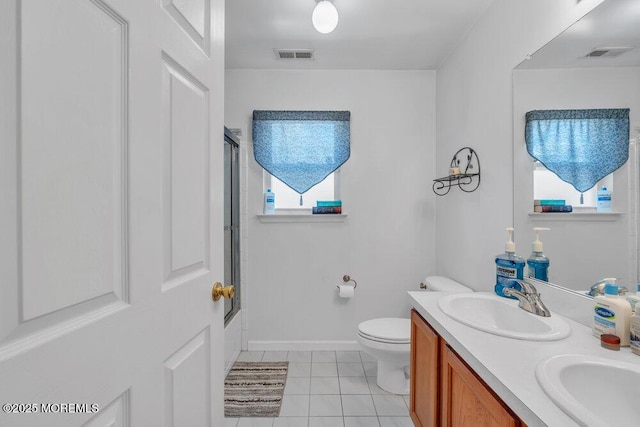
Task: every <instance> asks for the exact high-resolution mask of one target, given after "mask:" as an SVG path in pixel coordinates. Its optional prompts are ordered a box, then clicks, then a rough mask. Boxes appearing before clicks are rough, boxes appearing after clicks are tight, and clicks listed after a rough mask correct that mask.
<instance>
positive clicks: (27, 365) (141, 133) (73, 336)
mask: <svg viewBox="0 0 640 427" xmlns="http://www.w3.org/2000/svg"><path fill="white" fill-rule="evenodd" d="M223 26H224V1H223V0H2V1H0V58H1V59H0V197H1V199H0V200H1V202H0V281H1V282H0V405H2V410H0V426H47V427H49V426H65V427H66V426H81V425H87V426H133V427H136V426H142V427H145V426H152V427H157V426H178V427H183V426H184V427H197V426H212V425H213V426H218V425H221V424H222V421H223V402H222V394H223V388H222V387H223V386H222V383H223V378H222V375H223V309H224V307H223V305H224V304H223V303H222V301H218V302H214V301H212V299H211V288H212V286H213V283H214V282H216V281H222V279H223V277H224V275H223V271H222V268H223V251H222V249H223V245H222V242H223V240H222V237H223V235H222V232H223V217H222V213H223V211H222V202H223V194H222V193H223V191H222V190H223V186H222V184H223V182H222V180H223V174H222V171H223V163H222V160H223V116H222V115H223V82H224V75H223V73H224V64H223V54H224V52H223V50H224V47H223V46H224V27H223Z"/></svg>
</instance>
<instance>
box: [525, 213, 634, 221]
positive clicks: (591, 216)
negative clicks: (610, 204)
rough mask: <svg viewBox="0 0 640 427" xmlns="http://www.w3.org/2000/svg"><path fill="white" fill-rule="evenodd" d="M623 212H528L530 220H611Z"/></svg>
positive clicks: (614, 219) (615, 219) (617, 217)
mask: <svg viewBox="0 0 640 427" xmlns="http://www.w3.org/2000/svg"><path fill="white" fill-rule="evenodd" d="M622 215H624V212H599V213H598V212H543V213H540V212H529V218H531V221H532V222H559V221H560V222H562V221H567V222H580V221H585V222H613V221H617V220H618V219H619V218H620V217H621V216H622Z"/></svg>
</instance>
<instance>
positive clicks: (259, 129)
mask: <svg viewBox="0 0 640 427" xmlns="http://www.w3.org/2000/svg"><path fill="white" fill-rule="evenodd" d="M350 120H351V113H350V112H349V111H264V110H256V111H254V112H253V154H254V157H255V159H256V161H257V162H258V164H259V165H260V166H262V168H263V169H264V170H265V175H264V176H265V179H264V188H265V190H266V189H267V188H271V190H272V191H273V192H274V193H275V195H276V209H296V210H300V209H301V208H302V209H310V208H311V207H312V206H315V203H316V201H317V200H336V199H338V198H339V191H338V187H339V178H338V176H339V173H338V172H337V170H338V168H339V167H340V166H342V165H343V164H344V162H346V161H347V160H348V159H349V156H350Z"/></svg>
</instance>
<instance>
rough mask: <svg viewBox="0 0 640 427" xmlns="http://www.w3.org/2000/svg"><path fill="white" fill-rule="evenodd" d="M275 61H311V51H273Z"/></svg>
mask: <svg viewBox="0 0 640 427" xmlns="http://www.w3.org/2000/svg"><path fill="white" fill-rule="evenodd" d="M273 51H274V52H275V53H276V58H277V59H313V49H273Z"/></svg>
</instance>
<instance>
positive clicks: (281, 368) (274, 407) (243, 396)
mask: <svg viewBox="0 0 640 427" xmlns="http://www.w3.org/2000/svg"><path fill="white" fill-rule="evenodd" d="M288 366H289V362H236V363H234V364H233V366H232V367H231V370H230V371H229V374H228V375H227V378H226V379H225V380H224V415H225V417H277V416H278V415H280V405H281V404H282V394H283V393H284V383H285V381H286V380H287V368H288Z"/></svg>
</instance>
